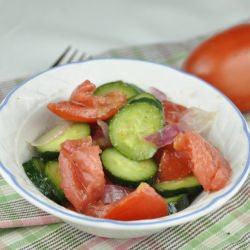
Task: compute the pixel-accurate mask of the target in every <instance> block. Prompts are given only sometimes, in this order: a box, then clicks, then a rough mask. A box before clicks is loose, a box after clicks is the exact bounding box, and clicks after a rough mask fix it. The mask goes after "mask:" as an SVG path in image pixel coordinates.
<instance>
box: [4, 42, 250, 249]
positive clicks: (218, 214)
mask: <svg viewBox="0 0 250 250" xmlns="http://www.w3.org/2000/svg"><path fill="white" fill-rule="evenodd" d="M202 39H204V37H199V38H196V39H193V40H190V41H186V42H182V43H158V44H152V45H145V46H134V47H129V48H122V49H116V50H110V51H108V52H106V53H103V54H100V55H97V56H96V57H99V58H102V57H105V58H107V57H123V58H135V59H143V60H149V61H154V62H158V63H163V64H168V65H170V66H173V67H177V68H178V67H179V66H180V65H181V64H182V62H183V60H184V59H185V58H186V56H187V54H188V53H189V52H190V50H191V49H192V48H194V47H195V46H196V45H197V44H198V43H199V42H200V41H201V40H202ZM19 82H20V79H18V80H14V81H8V82H3V83H0V98H1V99H3V98H4V96H5V95H6V94H7V93H8V92H9V91H10V90H11V89H12V88H13V87H14V86H15V85H17V84H18V83H19ZM249 198H250V177H248V179H247V181H246V182H245V184H244V186H243V187H242V188H241V190H240V191H239V192H238V194H237V195H235V196H234V197H233V198H232V199H231V200H230V201H229V202H227V203H226V204H225V205H224V206H223V207H221V208H220V209H218V210H217V211H214V212H213V213H211V214H209V215H207V216H204V217H202V218H200V219H198V220H195V221H194V222H190V223H186V224H184V225H181V226H176V227H171V228H168V229H166V230H164V231H163V232H161V233H158V234H154V235H152V236H148V237H143V238H136V239H129V240H114V239H106V238H101V237H95V236H93V235H90V234H87V233H84V232H81V231H79V230H77V229H75V228H73V227H71V226H70V225H68V224H66V223H62V222H60V220H59V219H58V218H56V217H54V216H52V215H48V214H47V213H45V212H43V211H41V210H40V209H38V208H36V207H34V206H33V205H31V204H30V203H29V202H27V201H25V200H24V199H23V198H21V197H20V196H19V195H18V194H17V193H16V192H15V191H14V190H13V189H12V188H11V187H10V186H9V185H8V184H7V183H6V182H5V181H4V180H3V179H2V178H1V177H0V228H2V229H0V249H53V250H55V249H60V250H62V249H138V250H139V249H249V246H250V199H249ZM45 224H49V225H45Z"/></svg>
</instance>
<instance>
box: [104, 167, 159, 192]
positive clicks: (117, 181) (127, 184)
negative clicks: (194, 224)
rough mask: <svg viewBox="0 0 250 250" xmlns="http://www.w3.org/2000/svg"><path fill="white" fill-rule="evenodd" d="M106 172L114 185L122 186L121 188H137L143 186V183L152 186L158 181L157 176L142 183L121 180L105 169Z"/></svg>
mask: <svg viewBox="0 0 250 250" xmlns="http://www.w3.org/2000/svg"><path fill="white" fill-rule="evenodd" d="M104 172H105V175H106V176H107V177H108V179H109V180H110V181H111V182H112V183H114V184H117V185H121V186H125V187H129V188H137V187H138V186H139V185H140V184H141V182H146V183H148V184H149V185H151V186H152V185H153V184H154V183H155V180H156V175H154V176H152V177H150V178H148V179H145V180H142V181H129V180H124V179H121V178H119V177H117V176H114V175H112V174H111V173H110V172H108V171H107V170H106V169H104Z"/></svg>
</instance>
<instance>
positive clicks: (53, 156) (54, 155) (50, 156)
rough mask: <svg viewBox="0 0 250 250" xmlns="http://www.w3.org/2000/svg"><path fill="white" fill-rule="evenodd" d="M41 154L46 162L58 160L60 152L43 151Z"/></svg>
mask: <svg viewBox="0 0 250 250" xmlns="http://www.w3.org/2000/svg"><path fill="white" fill-rule="evenodd" d="M39 155H40V156H41V158H43V159H44V161H45V162H47V161H57V160H58V157H59V152H49V151H46V152H41V153H39Z"/></svg>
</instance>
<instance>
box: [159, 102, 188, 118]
mask: <svg viewBox="0 0 250 250" xmlns="http://www.w3.org/2000/svg"><path fill="white" fill-rule="evenodd" d="M162 106H163V110H164V113H165V120H166V122H167V123H177V122H178V121H179V120H180V118H181V117H182V116H183V114H184V112H185V111H186V110H187V108H186V107H185V106H182V105H180V104H176V103H174V102H171V101H168V100H163V101H162Z"/></svg>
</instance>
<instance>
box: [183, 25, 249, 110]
mask: <svg viewBox="0 0 250 250" xmlns="http://www.w3.org/2000/svg"><path fill="white" fill-rule="evenodd" d="M183 69H184V70H185V71H187V72H189V73H191V74H194V75H196V76H198V77H200V78H202V79H204V80H205V81H207V82H208V83H210V84H212V85H214V86H215V87H216V88H217V89H219V90H220V91H221V92H223V93H224V94H225V95H226V96H228V97H229V98H230V99H231V100H232V101H233V102H234V104H235V105H236V106H237V107H238V108H239V109H240V110H241V111H242V112H244V111H250V23H246V24H241V25H238V26H235V27H232V28H230V29H228V30H225V31H223V32H221V33H218V34H216V35H215V36H213V37H211V38H210V39H208V40H207V41H205V42H203V43H202V44H201V45H200V46H198V47H197V48H196V49H195V50H194V51H193V52H192V53H191V54H190V56H189V57H188V58H187V60H186V62H185V63H184V65H183Z"/></svg>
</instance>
